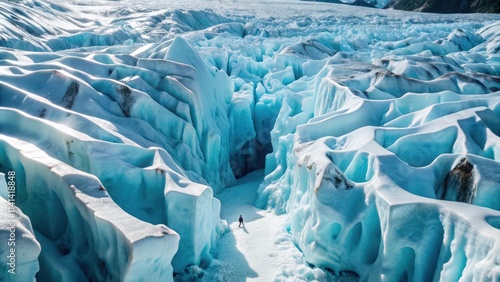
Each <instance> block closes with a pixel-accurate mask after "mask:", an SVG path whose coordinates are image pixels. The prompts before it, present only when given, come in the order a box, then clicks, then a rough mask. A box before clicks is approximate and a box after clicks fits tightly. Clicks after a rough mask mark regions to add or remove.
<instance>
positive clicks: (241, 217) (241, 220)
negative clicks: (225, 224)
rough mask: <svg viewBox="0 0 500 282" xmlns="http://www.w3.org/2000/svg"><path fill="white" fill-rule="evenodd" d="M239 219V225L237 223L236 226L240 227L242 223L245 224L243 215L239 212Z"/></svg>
mask: <svg viewBox="0 0 500 282" xmlns="http://www.w3.org/2000/svg"><path fill="white" fill-rule="evenodd" d="M239 221H240V225H238V227H241V225H242V224H243V226H245V224H244V223H243V216H241V214H240V219H239Z"/></svg>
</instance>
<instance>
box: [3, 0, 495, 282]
mask: <svg viewBox="0 0 500 282" xmlns="http://www.w3.org/2000/svg"><path fill="white" fill-rule="evenodd" d="M103 3H107V4H106V5H105V4H103ZM129 4H130V3H129ZM212 4H214V3H212ZM212 4H210V5H212ZM313 4H314V5H313ZM0 5H1V8H2V10H1V11H2V13H1V15H0V16H1V19H2V20H3V21H5V26H6V29H5V31H4V33H2V34H1V36H2V40H1V41H0V44H1V45H2V46H5V47H6V48H2V49H0V133H1V135H0V164H1V166H0V171H1V172H2V173H4V174H5V173H7V171H9V170H15V171H16V172H18V187H19V190H18V197H19V198H18V202H17V204H18V207H19V208H20V211H19V212H20V213H21V212H22V213H24V214H25V215H26V216H27V217H29V220H27V218H26V219H24V220H23V221H22V226H23V227H20V228H23V229H22V230H23V232H25V233H26V234H27V235H26V241H27V242H29V244H30V246H33V248H34V250H35V254H34V255H33V257H26V258H23V259H24V261H26V262H29V263H30V264H29V265H30V267H29V268H30V269H29V270H30V271H28V272H26V273H28V274H27V276H26V277H27V279H28V280H29V278H33V275H34V274H35V272H36V271H37V269H38V268H40V269H41V271H40V272H39V275H40V277H43V278H44V279H47V280H52V281H57V280H58V278H57V277H61V275H68V277H69V276H72V275H73V276H77V277H81V276H82V275H83V276H88V277H90V278H92V279H97V280H99V279H105V278H109V279H123V280H127V279H128V280H135V279H136V277H141V276H143V275H145V274H144V273H148V275H147V276H144V277H153V276H155V275H156V277H162V279H165V280H169V279H172V272H181V271H183V269H184V268H185V267H186V266H189V265H193V264H196V265H201V266H202V267H205V266H206V265H208V264H209V263H210V260H211V259H212V257H213V255H214V253H216V252H214V249H216V242H217V238H218V236H220V235H221V233H222V232H224V229H225V226H224V223H223V222H221V221H220V219H219V211H220V203H219V201H218V200H217V199H215V198H214V197H213V196H214V192H215V193H216V192H217V191H220V190H221V189H223V188H224V187H226V186H228V185H230V184H231V183H232V181H233V180H234V178H235V176H236V177H238V176H241V175H243V174H245V173H247V172H249V171H252V170H254V169H256V168H262V167H263V166H264V163H265V169H266V173H267V177H266V181H267V182H266V184H265V185H263V186H262V188H261V191H260V194H259V200H258V204H259V205H260V206H261V207H267V208H274V209H275V210H276V211H277V212H287V213H288V214H289V216H290V218H291V222H290V226H288V229H289V231H290V233H291V237H293V238H294V240H295V242H296V243H297V245H298V246H299V247H300V248H301V250H302V251H303V253H304V255H305V257H306V259H307V260H308V261H309V262H310V263H313V264H314V265H316V266H320V267H324V268H328V269H332V270H333V271H335V272H336V273H337V274H338V273H351V274H352V276H360V278H361V280H367V279H369V280H370V281H372V280H374V281H376V279H381V275H383V277H386V278H384V279H382V280H384V281H392V280H397V279H399V278H402V279H404V277H406V278H408V279H411V278H413V279H416V280H419V279H420V278H421V280H425V281H432V280H433V279H435V280H437V279H439V278H442V279H448V278H450V279H452V278H456V277H460V275H462V274H463V277H466V278H467V279H468V278H470V277H473V278H474V279H479V280H487V278H491V279H492V280H494V279H496V278H497V277H498V276H499V273H500V270H499V266H498V262H497V261H498V256H499V253H500V250H499V241H498V238H499V237H500V236H499V233H498V232H499V231H498V228H499V224H498V222H499V220H498V218H500V214H499V212H498V210H500V202H499V201H498V200H497V199H499V198H500V197H498V196H499V193H500V187H499V185H500V184H499V183H500V179H499V177H500V176H499V174H498V171H500V169H499V168H500V167H499V166H500V165H499V161H500V160H499V155H500V148H499V145H498V144H499V143H500V142H499V141H500V140H499V135H500V132H499V131H500V124H499V122H498V120H499V116H500V106H499V105H500V96H499V92H498V91H499V89H500V81H499V75H500V68H499V64H498V61H499V58H498V54H497V53H498V49H499V46H500V41H499V40H498V38H500V36H499V35H500V31H499V28H498V27H499V24H498V20H500V18H498V17H496V16H494V15H489V16H484V18H482V19H481V21H480V22H478V20H477V18H475V17H467V16H464V17H463V18H460V19H456V18H455V17H446V16H443V17H441V16H440V17H436V16H432V15H422V16H420V15H416V14H398V13H396V12H394V11H381V12H380V11H378V10H374V9H363V8H360V9H359V11H357V10H352V9H351V8H344V6H342V5H331V6H328V5H326V4H319V3H318V4H317V5H320V6H319V7H327V9H325V10H322V11H318V12H317V13H316V12H311V11H315V10H316V9H317V8H316V7H318V6H315V5H316V3H310V4H307V3H300V4H297V3H295V2H294V3H292V4H290V7H288V9H287V13H289V15H290V16H286V15H284V16H283V15H282V16H280V17H276V18H270V17H267V16H266V15H263V16H259V15H258V12H256V11H253V10H252V9H253V7H254V6H252V5H255V4H249V7H247V8H242V7H239V6H238V5H237V3H236V4H234V5H235V6H228V7H225V8H221V10H220V11H221V12H213V11H203V10H199V9H198V10H191V9H187V10H177V9H171V8H166V9H158V8H157V7H155V8H151V6H147V5H146V4H144V6H141V5H137V6H133V5H131V6H128V7H124V6H120V1H118V2H117V3H109V1H96V2H95V3H94V4H92V3H91V4H84V3H78V2H74V3H72V4H64V5H62V4H61V5H59V4H57V5H55V4H53V3H51V2H45V1H20V2H18V3H14V2H8V3H7V2H2V3H0ZM151 5H152V4H151ZM176 5H178V4H176ZM186 5H187V4H186ZM207 5H209V4H207ZM294 5H296V6H294ZM321 5H323V6H321ZM269 7H270V9H274V8H275V7H282V6H280V3H274V4H272V3H271V4H270V5H269ZM160 8H161V7H160ZM238 9H241V10H238ZM245 9H246V10H245ZM344 9H347V10H344ZM229 10H231V13H229V12H228V11H229ZM233 10H234V11H233ZM250 11H251V12H250ZM246 12H249V13H250V14H249V15H245V13H246ZM49 15H50V17H56V18H57V19H58V23H60V24H56V25H54V24H53V23H52V21H50V20H47V19H48V18H49ZM292 15H293V16H292ZM15 17H17V18H15ZM361 20H362V21H361ZM494 20H496V21H497V22H496V23H492V22H493V21H494ZM21 23H22V24H21ZM33 30H38V32H32V31H33ZM57 50H59V52H52V51H57ZM63 50H64V51H63ZM33 51H36V52H33ZM267 153H270V154H269V155H267V156H266V154H267ZM3 184H4V183H1V184H0V187H3V188H2V189H3V190H5V187H4V186H5V185H3ZM1 194H2V196H4V197H5V194H6V193H5V191H4V192H2V193H1ZM40 199H50V200H49V202H50V203H52V204H51V205H50V208H48V207H47V208H46V207H45V206H44V205H42V204H39V202H40V201H41V202H43V201H42V200H40ZM452 201H459V202H465V203H467V204H464V203H453V202H452ZM101 202H103V204H101ZM2 205H4V204H2ZM42 210H43V211H45V210H49V212H50V213H51V214H53V217H55V216H58V217H57V219H58V220H57V221H54V220H52V218H53V217H50V216H47V217H42V216H40V214H41V211H42ZM414 214H417V215H419V216H420V217H418V218H416V219H415V220H412V221H411V222H408V221H407V218H408V217H409V216H408V215H414ZM73 221H74V222H73ZM3 222H4V219H3V218H2V224H3ZM471 222H472V223H471ZM2 226H3V225H2ZM32 229H33V230H34V231H32ZM81 229H83V230H84V231H85V235H84V234H81V232H80V233H78V232H77V231H75V230H81ZM415 230H425V231H426V232H421V233H415V232H414V231H415ZM1 231H2V233H0V234H3V235H2V236H4V235H5V234H7V235H8V232H7V231H6V230H5V229H4V228H3V227H2V229H1ZM75 233H78V234H75ZM414 233H415V234H414ZM101 240H102V241H101ZM111 243H112V244H111ZM106 244H109V245H110V246H109V247H108V246H107V245H106ZM39 245H41V254H40V256H38V261H37V258H36V255H37V253H36V250H39V247H38V246H39ZM82 246H90V247H89V248H87V249H85V248H84V247H82ZM393 247H394V248H393ZM460 247H462V248H460ZM84 249H85V250H84ZM104 249H105V250H108V252H103V250H104ZM430 249H434V250H438V249H442V251H439V252H438V251H435V252H429V250H430ZM475 249H480V251H475ZM146 252H147V253H146ZM130 254H133V255H130ZM347 254H349V255H347ZM352 254H353V255H352ZM112 258H115V259H112ZM118 258H119V259H118ZM144 259H145V260H144ZM148 259H149V260H148ZM89 260H98V261H102V263H100V264H98V265H97V266H95V265H94V264H91V263H89ZM395 261H398V262H399V261H405V262H406V264H405V265H403V266H401V268H393V267H392V266H393V265H396V264H395V263H394V262H395ZM2 262H3V261H2ZM37 264H38V265H39V266H37ZM48 264H49V265H57V267H48V266H47V265H48ZM431 264H432V265H431ZM398 265H399V263H398ZM474 265H477V266H480V268H478V269H475V270H471V268H472V266H474ZM92 267H96V268H92ZM82 273H83V274H82Z"/></svg>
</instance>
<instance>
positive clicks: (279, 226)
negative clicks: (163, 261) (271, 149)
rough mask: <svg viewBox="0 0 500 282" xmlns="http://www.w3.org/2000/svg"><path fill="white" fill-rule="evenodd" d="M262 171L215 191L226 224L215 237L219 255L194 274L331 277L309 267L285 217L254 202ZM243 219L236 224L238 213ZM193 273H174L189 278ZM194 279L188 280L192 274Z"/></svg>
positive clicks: (267, 278) (244, 278)
mask: <svg viewBox="0 0 500 282" xmlns="http://www.w3.org/2000/svg"><path fill="white" fill-rule="evenodd" d="M263 176H264V175H263V171H262V170H258V171H255V172H252V173H250V174H248V175H246V176H244V177H243V178H240V179H239V180H238V182H237V183H236V184H235V185H234V186H232V187H229V188H227V189H225V190H224V191H223V192H221V193H220V194H218V195H217V198H218V199H219V200H220V201H221V204H222V209H221V219H223V220H225V221H226V222H227V228H228V230H227V231H226V233H225V234H224V235H223V237H222V238H221V240H220V241H219V245H220V247H219V249H218V256H217V259H215V260H214V261H213V262H212V263H211V265H210V266H209V267H208V268H207V269H206V270H204V271H202V272H197V273H196V275H197V276H195V277H199V278H198V279H199V280H200V281H290V280H291V279H295V280H299V281H326V280H327V278H334V277H333V276H332V275H331V274H330V273H328V272H326V271H325V270H322V269H319V268H311V267H310V266H308V265H307V263H306V262H305V260H304V257H303V255H302V253H301V252H300V251H299V250H298V249H297V248H296V246H295V245H294V244H293V241H292V240H291V236H290V234H289V233H288V231H287V230H286V225H287V217H286V216H285V215H276V214H275V213H273V212H270V211H268V210H261V209H259V208H256V207H255V206H254V205H253V203H254V201H255V198H256V196H257V189H258V187H259V185H260V183H261V182H262V179H263ZM240 214H241V215H242V216H243V218H244V225H243V226H241V227H239V226H238V225H239V222H238V218H239V215H240ZM192 278H193V274H191V275H185V274H184V275H183V276H179V277H176V279H177V280H178V281H189V279H192ZM191 281H192V280H191Z"/></svg>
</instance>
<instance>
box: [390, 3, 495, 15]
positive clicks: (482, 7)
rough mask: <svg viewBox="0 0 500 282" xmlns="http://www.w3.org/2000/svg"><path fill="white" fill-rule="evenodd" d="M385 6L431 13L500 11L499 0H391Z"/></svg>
mask: <svg viewBox="0 0 500 282" xmlns="http://www.w3.org/2000/svg"><path fill="white" fill-rule="evenodd" d="M386 8H393V9H397V10H404V11H417V12H431V13H500V0H451V1H440V0H391V1H390V2H389V4H388V5H387V7H386Z"/></svg>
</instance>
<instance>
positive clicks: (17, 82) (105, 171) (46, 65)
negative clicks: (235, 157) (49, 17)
mask: <svg viewBox="0 0 500 282" xmlns="http://www.w3.org/2000/svg"><path fill="white" fill-rule="evenodd" d="M179 48H180V49H182V50H184V52H185V51H186V49H185V48H189V46H188V45H187V44H186V43H185V41H183V39H181V38H179V39H177V40H175V41H174V42H173V43H172V44H171V46H169V48H168V52H167V56H168V58H169V60H167V59H162V60H158V59H149V58H138V57H133V56H130V55H112V54H111V55H110V54H85V53H75V54H74V55H57V54H53V53H50V54H48V53H20V52H14V51H6V50H4V51H2V58H3V59H4V60H2V68H3V70H2V74H1V76H2V79H1V83H0V84H1V86H0V89H1V90H0V91H1V94H2V96H1V98H0V103H1V105H2V109H1V110H0V112H1V117H0V129H1V132H2V133H3V134H4V135H5V136H8V137H9V138H16V139H18V140H22V141H24V142H27V143H30V144H33V145H34V146H36V147H37V148H39V150H40V151H41V152H44V153H45V154H47V155H48V156H50V157H51V158H54V159H55V160H57V161H59V162H61V163H63V164H67V165H68V166H70V167H72V168H74V169H77V170H78V171H81V172H85V173H88V174H90V175H93V177H96V178H98V179H99V181H100V183H101V184H100V186H99V187H102V189H103V190H106V191H107V193H109V197H110V198H111V199H112V200H113V202H115V203H116V204H117V205H118V206H119V207H120V208H121V209H123V210H124V211H125V212H126V213H128V214H129V215H131V216H132V218H134V219H135V220H138V221H139V220H140V221H141V222H143V221H144V222H147V223H149V224H153V225H156V224H165V225H167V226H168V227H169V228H171V229H172V230H175V232H177V233H178V234H179V236H180V241H179V242H177V241H175V240H170V241H167V242H166V246H163V247H161V248H159V247H155V249H157V250H158V252H159V253H161V252H163V253H164V254H163V255H158V256H159V257H158V258H157V259H156V260H151V261H149V262H148V263H144V262H140V263H144V265H143V266H141V267H142V268H143V269H144V270H141V271H147V269H150V271H153V270H154V269H157V268H158V267H157V263H161V264H165V267H166V268H165V269H163V268H160V270H158V271H159V272H158V275H159V276H158V277H161V276H163V275H166V276H171V274H168V273H169V272H170V273H171V272H172V269H171V268H169V267H170V265H171V261H172V265H173V267H174V268H175V271H176V272H180V271H182V270H183V269H184V268H185V267H186V266H188V265H191V264H204V265H206V264H208V263H209V262H210V260H211V258H212V255H211V252H212V251H213V248H214V247H215V243H216V239H217V237H218V236H219V233H221V232H223V229H224V227H223V225H222V223H221V221H220V219H219V211H220V203H219V201H218V200H217V199H215V198H213V189H212V188H211V187H210V186H208V185H207V184H208V183H210V184H211V186H212V187H213V188H214V189H215V190H218V189H221V188H223V187H225V186H226V185H228V184H229V183H231V181H232V180H233V179H234V176H233V173H232V171H231V167H230V163H229V161H228V159H229V154H230V146H229V134H228V131H229V130H228V127H229V118H228V111H229V104H230V102H231V96H232V91H231V89H232V82H231V81H230V80H229V79H228V77H227V76H226V75H225V74H224V73H222V72H218V71H213V70H209V69H208V68H207V67H205V63H204V62H203V61H202V60H201V58H199V57H196V56H197V55H196V53H195V51H192V52H191V53H189V55H190V56H188V57H184V55H185V53H183V52H180V51H179ZM188 59H189V61H188ZM174 60H176V61H174ZM26 81H31V82H32V83H30V84H26V83H25V82H26ZM210 101H211V102H210ZM13 122H14V123H15V124H16V127H13V126H12V123H13ZM10 158H13V160H11V159H10ZM15 159H16V157H9V158H7V157H4V158H3V159H2V161H1V163H2V165H3V168H2V169H3V170H7V169H8V168H9V167H7V165H5V164H6V163H9V162H14V160H15ZM33 161H34V159H32V158H30V157H28V158H27V159H26V160H25V164H24V165H23V167H24V166H28V167H31V166H32V165H33V164H31V162H33ZM19 169H21V168H19ZM68 173H69V172H68ZM29 177H31V178H37V177H41V176H38V175H37V176H29ZM65 177H66V175H64V173H61V175H60V178H65ZM31 178H30V179H31ZM19 181H20V182H19V187H20V192H19V195H20V196H19V197H28V198H29V197H35V196H30V195H31V194H33V193H35V194H36V192H35V191H37V190H36V189H37V187H38V186H37V185H39V183H38V182H34V183H32V182H30V181H29V180H28V176H26V179H23V176H22V175H21V176H20V180H19ZM44 183H45V184H44ZM40 185H42V186H45V185H48V184H46V182H43V181H42V184H40ZM52 186H54V187H53V189H66V188H64V187H65V186H64V185H63V184H61V183H59V182H55V184H54V185H52ZM52 186H51V187H52ZM32 189H34V190H32ZM68 197H69V196H68ZM60 201H62V202H63V203H65V202H68V201H69V202H68V205H70V204H71V197H69V198H68V199H66V198H64V199H61V200H60ZM57 203H58V201H55V202H54V205H55V206H57V205H58V204H57ZM31 206H38V205H37V204H36V202H35V203H27V204H26V205H25V206H21V209H23V212H26V211H25V209H29V207H31ZM23 207H24V208H23ZM39 208H42V206H40V207H39ZM37 214H38V213H37V212H35V211H33V212H31V213H29V215H28V216H29V217H30V218H31V219H32V222H36V224H35V226H34V229H35V231H36V232H37V233H36V234H37V238H38V237H40V238H43V239H40V240H41V241H40V242H41V244H42V246H43V245H47V246H49V247H47V249H50V250H54V252H56V253H59V254H58V255H57V256H56V257H58V258H59V257H65V256H66V255H68V254H67V252H66V251H64V250H63V251H61V249H62V248H70V247H68V246H64V247H62V246H60V245H54V241H58V240H59V239H58V238H59V235H60V232H62V230H59V231H58V232H56V233H57V234H56V235H57V236H56V235H53V236H49V235H47V234H46V233H47V232H42V231H41V230H40V229H41V228H42V226H45V225H47V221H48V220H49V218H37V220H36V221H35V220H34V219H33V218H32V217H36V215H37ZM62 217H63V219H64V221H73V220H75V221H82V220H81V219H78V217H76V219H73V218H70V219H67V218H66V217H64V216H62ZM68 217H69V216H68ZM89 220H90V219H86V220H84V222H87V221H89ZM110 221H111V222H113V221H114V220H111V219H110ZM89 224H90V223H89ZM113 224H114V222H113ZM65 226H66V225H65V224H61V225H60V226H59V227H57V226H54V227H51V228H54V229H58V228H62V229H64V228H65ZM108 229H109V228H108ZM51 232H55V231H51ZM106 232H108V233H110V232H111V231H106ZM145 232H146V231H145ZM148 232H149V231H148ZM148 232H146V233H145V234H146V235H147V234H148ZM151 232H152V231H151ZM153 233H154V232H153ZM51 234H52V233H51ZM113 235H115V236H118V237H119V235H116V234H114V233H113V232H111V233H110V234H109V236H113ZM146 235H145V236H146ZM61 236H62V235H61ZM65 236H69V235H65ZM147 236H150V235H147ZM151 236H152V235H151ZM66 244H67V245H70V246H72V247H74V248H79V247H78V245H76V246H73V245H74V244H76V243H75V242H74V241H69V242H67V243H66ZM131 244H132V245H133V244H135V243H134V241H132V243H131ZM141 244H143V243H141ZM144 244H146V243H144ZM148 244H149V243H148ZM116 245H117V247H118V248H122V247H120V246H126V245H127V241H126V240H117V241H116ZM146 245H147V244H146ZM146 245H145V246H146ZM50 246H52V247H50ZM96 248H98V246H96ZM164 249H169V251H168V252H167V251H163V250H164ZM177 249H179V251H178V252H177ZM61 252H62V254H60V253H61ZM133 252H135V250H134V249H132V248H131V250H130V251H129V252H127V253H125V254H122V255H117V256H119V257H120V256H121V257H123V258H122V260H125V261H126V259H128V258H129V256H130V258H132V253H133ZM137 252H139V253H140V252H142V250H138V251H137ZM174 254H175V257H174V258H173V260H172V256H173V255H174ZM71 256H77V254H74V255H71ZM78 256H81V257H89V256H90V255H87V254H78ZM111 256H112V254H111V252H110V254H109V257H111ZM90 257H93V255H92V256H90ZM135 257H137V256H135ZM40 259H41V260H44V261H46V263H47V261H48V262H50V261H51V260H53V259H52V258H46V255H45V254H44V252H43V251H42V255H41V257H40ZM101 259H102V258H101ZM108 259H109V258H108ZM79 263H84V262H79ZM138 263H139V262H138ZM104 265H106V266H109V265H111V264H108V263H105V264H104ZM45 266H47V264H45ZM101 267H102V268H103V269H100V270H99V271H98V272H94V271H93V270H84V271H85V273H86V276H90V277H93V275H94V273H95V275H97V276H96V279H100V278H99V277H101V278H102V277H104V276H99V275H101V274H99V273H100V272H102V271H104V272H106V273H107V271H116V272H118V271H119V272H120V273H121V272H128V271H129V270H127V269H128V268H125V270H123V268H124V267H122V266H116V267H114V266H113V267H111V266H109V267H108V268H104V266H101ZM134 267H135V266H133V265H132V264H131V266H130V268H134ZM47 268H48V267H45V268H44V269H47ZM49 269H50V268H49ZM114 269H121V270H114ZM161 269H163V270H161ZM61 271H69V273H71V272H72V271H70V270H64V269H63V270H61ZM155 271H156V270H155ZM41 273H42V272H41ZM75 273H76V272H75ZM106 273H105V274H102V275H111V276H110V277H121V278H120V279H122V278H123V279H125V278H124V277H125V276H124V275H125V274H120V273H112V274H106ZM130 273H132V274H130V275H142V274H141V273H142V272H138V273H136V271H135V270H134V271H132V270H130ZM40 275H49V276H50V277H55V276H54V275H56V274H54V273H48V274H40ZM57 275H62V274H57ZM65 275H69V274H65ZM54 279H56V278H54ZM56 280H57V279H56Z"/></svg>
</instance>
